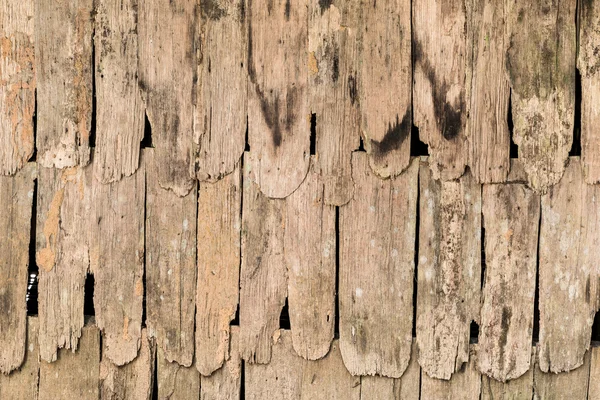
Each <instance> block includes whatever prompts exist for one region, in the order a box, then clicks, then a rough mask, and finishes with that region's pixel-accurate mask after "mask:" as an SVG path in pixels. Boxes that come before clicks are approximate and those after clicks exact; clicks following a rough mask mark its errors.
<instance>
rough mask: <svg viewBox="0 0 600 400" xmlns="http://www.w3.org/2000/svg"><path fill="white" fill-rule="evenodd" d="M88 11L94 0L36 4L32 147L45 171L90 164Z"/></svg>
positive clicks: (90, 9) (89, 37) (90, 44)
mask: <svg viewBox="0 0 600 400" xmlns="http://www.w3.org/2000/svg"><path fill="white" fill-rule="evenodd" d="M92 10H93V0H57V1H40V2H37V3H36V8H35V26H36V27H37V29H36V30H35V71H36V78H35V79H36V81H37V136H36V147H37V150H38V154H37V160H38V163H40V165H42V166H44V167H48V168H50V167H56V168H65V167H73V166H75V165H86V164H87V163H88V162H89V161H90V148H89V138H90V128H91V121H92V96H93V93H92V32H93V26H92V25H93V24H92Z"/></svg>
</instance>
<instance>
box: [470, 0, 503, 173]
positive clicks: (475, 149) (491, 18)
mask: <svg viewBox="0 0 600 400" xmlns="http://www.w3.org/2000/svg"><path fill="white" fill-rule="evenodd" d="M506 17H507V15H506V7H505V1H504V0H497V1H486V0H474V1H473V17H472V21H473V23H472V26H473V30H472V35H473V66H472V69H473V76H472V79H471V82H470V86H471V88H470V90H471V104H470V111H469V120H468V121H467V136H468V140H469V165H470V167H471V173H472V174H473V177H474V178H475V180H476V181H478V182H482V183H491V182H504V181H505V180H506V178H507V176H508V171H509V168H510V158H509V157H510V132H509V131H508V121H507V119H508V102H509V99H510V85H509V82H508V78H507V76H506V73H505V66H504V60H505V52H506V44H505V42H504V40H505V29H506Z"/></svg>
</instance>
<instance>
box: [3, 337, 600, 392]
mask: <svg viewBox="0 0 600 400" xmlns="http://www.w3.org/2000/svg"><path fill="white" fill-rule="evenodd" d="M590 352H591V355H590V378H589V381H588V382H589V387H588V400H593V399H600V347H592V348H591V349H590ZM0 390H1V384H0Z"/></svg>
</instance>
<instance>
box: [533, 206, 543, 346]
mask: <svg viewBox="0 0 600 400" xmlns="http://www.w3.org/2000/svg"><path fill="white" fill-rule="evenodd" d="M541 226H542V211H541V207H540V218H539V221H538V240H537V250H536V255H535V296H534V299H533V334H532V338H531V339H532V341H533V344H536V343H538V342H539V340H540V228H541Z"/></svg>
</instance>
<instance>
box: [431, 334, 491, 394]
mask: <svg viewBox="0 0 600 400" xmlns="http://www.w3.org/2000/svg"><path fill="white" fill-rule="evenodd" d="M476 347H477V346H476V345H475V346H473V345H471V346H470V352H471V355H470V357H469V362H468V363H465V364H463V367H462V368H461V369H460V370H459V371H457V372H456V373H455V374H454V375H452V379H450V380H442V379H436V378H431V377H430V376H429V375H427V374H421V398H422V399H435V400H479V398H480V393H481V375H480V374H479V372H478V371H477V369H476V368H475V364H476V358H477V355H476V351H477V349H476Z"/></svg>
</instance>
